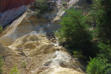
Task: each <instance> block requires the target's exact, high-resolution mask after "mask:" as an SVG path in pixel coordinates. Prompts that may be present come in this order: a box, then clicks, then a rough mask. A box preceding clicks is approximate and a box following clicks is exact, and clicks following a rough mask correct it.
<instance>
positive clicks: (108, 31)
mask: <svg viewBox="0 0 111 74" xmlns="http://www.w3.org/2000/svg"><path fill="white" fill-rule="evenodd" d="M92 11H93V14H94V15H93V16H95V18H96V23H97V35H98V37H99V40H101V41H102V42H104V43H111V20H110V19H111V14H110V13H111V0H94V3H93V10H92Z"/></svg>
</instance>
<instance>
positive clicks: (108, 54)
mask: <svg viewBox="0 0 111 74" xmlns="http://www.w3.org/2000/svg"><path fill="white" fill-rule="evenodd" d="M98 47H99V48H100V50H99V54H98V56H99V57H102V58H106V59H107V60H108V61H109V62H111V46H110V45H109V44H105V43H103V42H99V44H98Z"/></svg>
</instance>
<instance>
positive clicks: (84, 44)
mask: <svg viewBox="0 0 111 74" xmlns="http://www.w3.org/2000/svg"><path fill="white" fill-rule="evenodd" d="M60 24H61V26H62V27H61V29H60V30H59V32H58V34H57V35H58V37H59V39H60V41H61V42H63V43H66V44H65V47H67V48H68V49H70V50H71V51H72V52H73V51H74V50H77V51H80V52H82V53H83V54H84V55H86V56H87V57H88V56H92V55H94V53H96V52H95V49H92V43H91V40H92V37H91V35H90V34H89V30H88V29H87V23H86V17H85V16H83V15H82V12H81V11H79V10H75V9H69V10H67V11H66V14H65V16H64V17H63V18H62V20H61V23H60Z"/></svg>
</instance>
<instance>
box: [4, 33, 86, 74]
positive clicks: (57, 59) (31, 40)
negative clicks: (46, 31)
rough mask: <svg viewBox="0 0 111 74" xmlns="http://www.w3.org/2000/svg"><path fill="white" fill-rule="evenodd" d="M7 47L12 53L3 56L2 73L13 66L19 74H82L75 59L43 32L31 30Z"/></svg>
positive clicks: (5, 72) (6, 72)
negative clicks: (38, 32)
mask: <svg viewBox="0 0 111 74" xmlns="http://www.w3.org/2000/svg"><path fill="white" fill-rule="evenodd" d="M7 48H8V49H9V50H10V52H13V53H10V55H8V56H5V57H4V59H5V60H4V61H5V65H4V67H3V71H4V72H3V74H9V72H10V71H11V70H12V68H13V67H14V66H16V67H17V69H18V72H19V73H20V74H67V73H70V74H84V73H83V72H82V70H81V68H82V66H81V65H80V63H79V62H78V61H77V60H76V59H74V58H72V57H71V56H70V54H69V53H67V51H66V50H65V49H64V48H63V47H61V46H57V44H56V45H55V44H54V43H52V42H50V41H49V40H48V39H47V38H46V36H45V35H43V34H37V33H36V32H31V33H29V34H27V35H25V36H23V37H20V38H18V39H17V40H16V41H14V42H13V43H12V44H11V45H10V46H7Z"/></svg>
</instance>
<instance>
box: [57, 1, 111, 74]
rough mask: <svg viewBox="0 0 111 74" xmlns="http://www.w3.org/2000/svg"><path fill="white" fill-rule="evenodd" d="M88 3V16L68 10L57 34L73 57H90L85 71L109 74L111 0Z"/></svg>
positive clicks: (110, 66) (110, 62)
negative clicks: (89, 7)
mask: <svg viewBox="0 0 111 74" xmlns="http://www.w3.org/2000/svg"><path fill="white" fill-rule="evenodd" d="M91 7H92V8H91V9H90V11H89V12H88V15H87V16H86V15H83V13H82V12H81V11H80V10H74V9H69V10H67V11H66V14H65V16H63V18H62V20H61V23H60V24H61V29H60V30H59V31H58V32H57V33H56V35H57V36H58V38H59V41H60V43H61V44H63V46H64V47H66V48H67V49H68V50H69V51H71V53H73V55H74V57H77V58H81V59H83V58H84V57H87V58H89V56H90V57H92V59H91V60H90V61H89V64H88V65H87V73H88V74H111V65H110V64H111V21H110V19H111V14H110V13H111V0H94V1H93V5H92V6H91ZM91 24H93V29H91V26H89V25H91ZM95 56H96V57H95Z"/></svg>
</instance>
